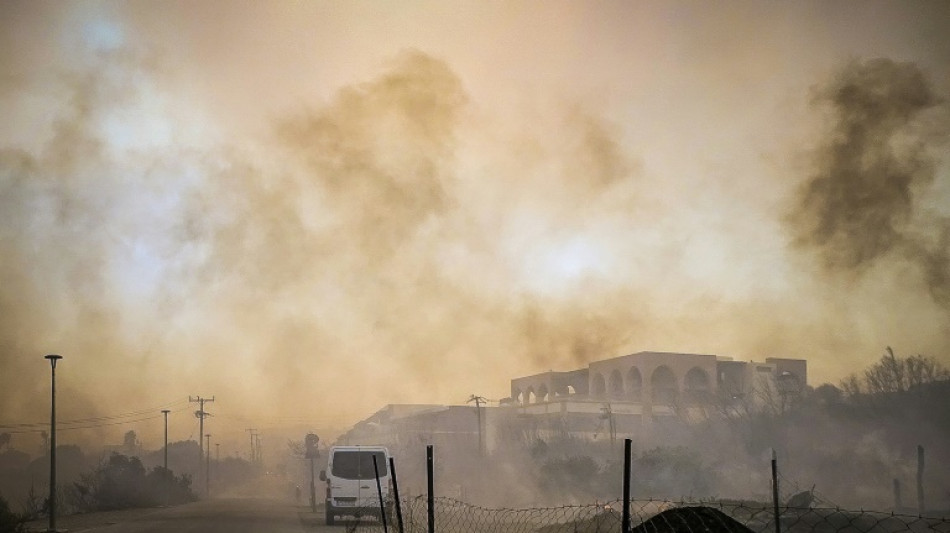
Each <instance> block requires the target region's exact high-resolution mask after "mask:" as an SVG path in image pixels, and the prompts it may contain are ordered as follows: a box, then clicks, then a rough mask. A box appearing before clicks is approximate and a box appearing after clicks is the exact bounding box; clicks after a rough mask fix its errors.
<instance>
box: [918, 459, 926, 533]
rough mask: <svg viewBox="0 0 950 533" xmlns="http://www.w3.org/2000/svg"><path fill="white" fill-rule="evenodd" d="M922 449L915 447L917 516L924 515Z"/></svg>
mask: <svg viewBox="0 0 950 533" xmlns="http://www.w3.org/2000/svg"><path fill="white" fill-rule="evenodd" d="M925 509H926V506H925V505H924V447H923V446H921V445H919V444H918V445H917V514H919V515H920V516H923V515H924V511H925Z"/></svg>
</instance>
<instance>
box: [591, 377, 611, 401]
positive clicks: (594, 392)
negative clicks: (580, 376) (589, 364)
mask: <svg viewBox="0 0 950 533" xmlns="http://www.w3.org/2000/svg"><path fill="white" fill-rule="evenodd" d="M606 392H607V384H606V383H605V382H604V375H603V374H600V373H597V374H594V375H593V376H591V378H590V394H591V396H603V395H604V394H605V393H606Z"/></svg>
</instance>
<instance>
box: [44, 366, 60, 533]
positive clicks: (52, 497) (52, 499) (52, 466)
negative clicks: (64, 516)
mask: <svg viewBox="0 0 950 533" xmlns="http://www.w3.org/2000/svg"><path fill="white" fill-rule="evenodd" d="M62 358H63V356H62V355H56V354H50V355H47V356H45V357H44V359H49V364H50V369H51V372H52V374H51V377H52V381H51V385H52V386H51V387H50V390H51V391H52V392H51V396H50V415H49V428H50V429H49V443H50V446H49V529H48V530H49V531H56V361H59V360H60V359H62Z"/></svg>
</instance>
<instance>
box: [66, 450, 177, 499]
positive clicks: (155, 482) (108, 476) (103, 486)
mask: <svg viewBox="0 0 950 533" xmlns="http://www.w3.org/2000/svg"><path fill="white" fill-rule="evenodd" d="M71 497H72V499H73V501H74V504H75V505H76V506H77V507H78V508H80V509H82V510H84V511H106V510H112V509H125V508H130V507H153V506H156V505H161V504H177V503H184V502H188V501H193V500H195V495H194V493H193V492H192V491H191V478H189V477H188V476H185V475H182V476H175V474H174V473H173V472H172V471H171V470H166V469H165V468H163V467H160V466H157V467H155V468H153V469H152V470H151V471H150V472H146V471H145V467H144V466H142V462H141V461H140V460H139V458H138V457H128V456H125V455H122V454H120V453H113V454H112V455H110V456H109V459H108V461H106V462H105V463H103V464H100V465H99V466H98V467H97V468H96V469H95V470H94V471H92V472H90V473H87V474H83V475H82V476H81V480H80V481H79V482H78V483H74V484H73V486H72V490H71Z"/></svg>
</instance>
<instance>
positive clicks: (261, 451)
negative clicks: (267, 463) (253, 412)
mask: <svg viewBox="0 0 950 533" xmlns="http://www.w3.org/2000/svg"><path fill="white" fill-rule="evenodd" d="M254 439H255V442H256V444H257V445H256V446H255V449H256V450H257V466H258V467H260V468H263V467H264V447H263V446H261V434H260V433H257V434H255V435H254Z"/></svg>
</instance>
